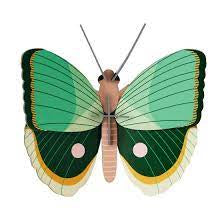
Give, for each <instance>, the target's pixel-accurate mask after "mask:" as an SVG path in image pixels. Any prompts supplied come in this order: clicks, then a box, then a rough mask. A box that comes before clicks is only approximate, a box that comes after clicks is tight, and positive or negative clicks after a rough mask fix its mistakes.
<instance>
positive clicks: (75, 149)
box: [71, 143, 85, 159]
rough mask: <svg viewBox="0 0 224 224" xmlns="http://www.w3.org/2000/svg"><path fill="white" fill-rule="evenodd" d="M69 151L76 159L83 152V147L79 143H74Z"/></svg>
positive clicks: (80, 156)
mask: <svg viewBox="0 0 224 224" xmlns="http://www.w3.org/2000/svg"><path fill="white" fill-rule="evenodd" d="M71 153H72V155H73V156H74V157H75V158H77V159H79V158H82V157H83V156H84V154H85V147H84V146H83V145H82V144H80V143H76V144H74V145H73V146H72V150H71Z"/></svg>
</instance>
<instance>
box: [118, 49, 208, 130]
mask: <svg viewBox="0 0 224 224" xmlns="http://www.w3.org/2000/svg"><path fill="white" fill-rule="evenodd" d="M205 66H206V60H205V55H204V54H203V53H202V52H200V51H197V50H181V51H178V52H176V53H174V54H171V55H169V56H167V57H165V58H163V59H161V60H159V61H158V62H156V63H154V64H153V65H152V66H150V67H149V68H147V69H146V70H144V71H143V72H142V73H141V74H140V75H138V76H137V78H136V79H135V80H134V81H133V82H132V83H131V84H130V85H129V86H128V88H127V89H126V90H125V92H124V94H123V96H122V97H121V100H120V101H119V104H118V107H117V109H116V112H115V115H116V120H117V122H118V123H119V125H121V126H123V127H126V128H129V129H134V130H161V129H168V128H177V127H185V126H194V125H196V124H197V123H198V122H199V120H200V117H201V110H202V107H203V102H202V100H203V96H204V94H203V87H204V77H205Z"/></svg>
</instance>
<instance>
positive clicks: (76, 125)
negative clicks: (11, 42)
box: [22, 49, 103, 132]
mask: <svg viewBox="0 0 224 224" xmlns="http://www.w3.org/2000/svg"><path fill="white" fill-rule="evenodd" d="M22 68H23V80H24V90H25V93H24V101H25V112H26V116H27V124H28V125H29V127H31V128H37V129H39V130H48V131H62V132H71V131H86V130H90V129H93V128H95V127H97V126H99V125H100V123H101V122H102V119H103V111H102V106H101V103H100V101H99V97H98V95H97V93H96V91H95V90H94V89H93V87H92V86H91V84H90V83H89V81H88V80H87V79H86V78H85V77H84V76H83V75H82V74H81V73H80V72H79V71H78V70H77V69H76V68H75V67H74V66H72V65H71V64H69V63H68V62H67V61H65V60H64V59H62V58H61V57H59V56H57V55H55V54H53V53H51V52H49V51H46V50H42V49H32V50H29V51H27V52H25V53H24V55H23V58H22Z"/></svg>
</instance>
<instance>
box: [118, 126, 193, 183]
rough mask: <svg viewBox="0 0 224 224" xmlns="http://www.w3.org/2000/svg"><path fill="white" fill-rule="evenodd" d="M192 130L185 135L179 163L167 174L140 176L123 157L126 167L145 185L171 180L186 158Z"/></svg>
mask: <svg viewBox="0 0 224 224" xmlns="http://www.w3.org/2000/svg"><path fill="white" fill-rule="evenodd" d="M189 130H190V129H188V130H187V133H186V135H185V138H184V144H183V147H182V149H181V153H180V155H179V157H178V159H177V161H176V162H175V163H174V165H173V166H172V167H171V168H170V169H169V170H167V171H166V172H165V173H163V174H161V175H159V176H155V177H147V176H144V175H142V174H139V173H138V172H136V171H135V170H134V169H133V168H132V167H131V166H130V165H129V163H128V162H127V161H126V160H125V158H124V157H123V156H121V158H122V160H123V161H124V163H125V165H126V166H127V168H128V169H129V171H130V172H131V173H132V175H133V176H134V177H135V178H136V179H138V180H139V181H141V182H143V183H145V184H156V183H160V182H162V181H163V180H165V179H167V178H169V177H170V176H171V175H172V174H173V173H174V172H175V171H176V170H177V169H178V167H179V166H180V164H181V162H182V160H183V158H184V154H185V151H186V145H187V135H188V132H189Z"/></svg>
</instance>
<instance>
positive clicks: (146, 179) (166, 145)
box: [118, 125, 197, 195]
mask: <svg viewBox="0 0 224 224" xmlns="http://www.w3.org/2000/svg"><path fill="white" fill-rule="evenodd" d="M196 142H197V128H196V127H183V128H173V129H165V130H154V131H151V130H150V131H146V130H140V131H138V130H132V129H127V128H124V127H122V126H119V125H118V148H119V152H120V154H121V157H122V160H123V163H124V167H125V169H126V171H127V173H128V176H129V178H130V179H131V181H132V182H133V183H134V184H136V185H137V186H138V187H139V188H140V189H141V190H142V191H143V192H144V193H145V194H147V195H155V194H158V193H162V192H164V191H165V190H167V189H168V188H169V187H171V186H172V185H173V184H174V183H175V182H176V181H177V180H179V179H180V178H181V176H182V175H183V172H184V170H185V168H186V167H187V165H188V164H189V163H190V159H191V156H192V154H193V151H194V148H195V145H196ZM139 143H140V144H141V147H142V148H146V149H147V151H146V152H145V153H146V154H142V155H141V154H136V152H135V150H134V149H135V148H136V147H137V146H138V145H139ZM142 148H140V150H141V149H142Z"/></svg>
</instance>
